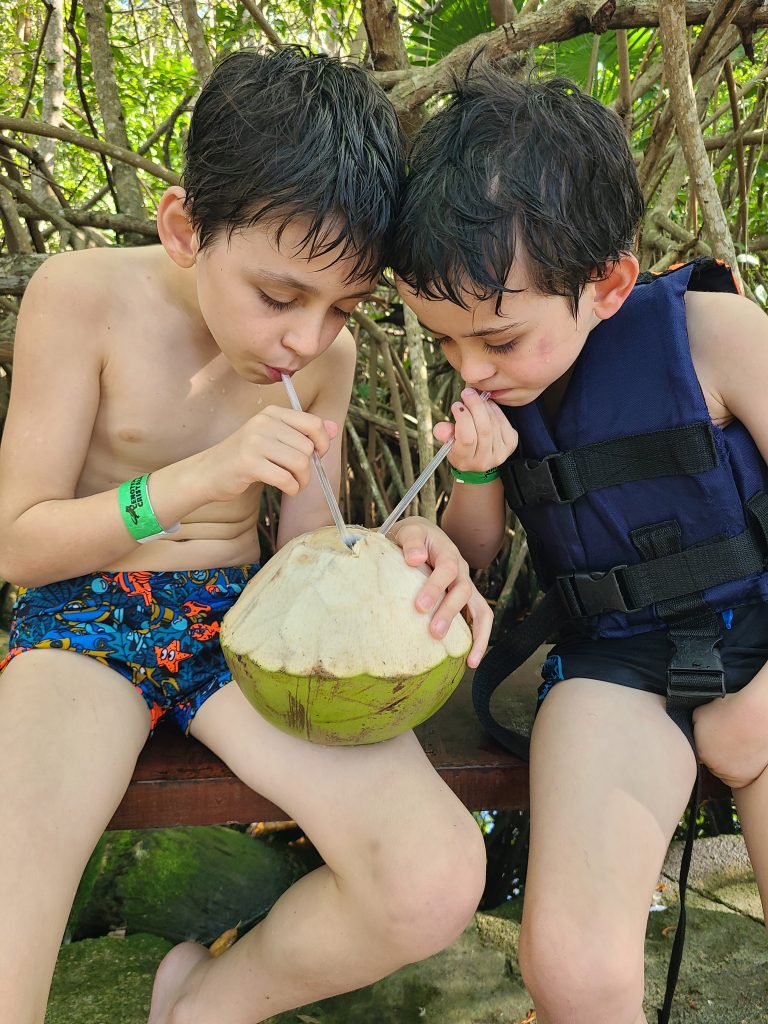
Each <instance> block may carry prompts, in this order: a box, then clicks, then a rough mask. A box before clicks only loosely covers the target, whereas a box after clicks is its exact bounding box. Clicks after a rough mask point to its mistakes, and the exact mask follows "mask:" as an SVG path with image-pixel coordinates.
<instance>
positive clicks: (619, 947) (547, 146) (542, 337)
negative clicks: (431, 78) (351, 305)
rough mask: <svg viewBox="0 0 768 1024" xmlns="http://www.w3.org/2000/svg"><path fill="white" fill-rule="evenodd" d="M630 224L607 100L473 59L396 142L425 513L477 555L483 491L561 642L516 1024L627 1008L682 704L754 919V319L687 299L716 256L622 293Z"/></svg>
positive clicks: (537, 744)
mask: <svg viewBox="0 0 768 1024" xmlns="http://www.w3.org/2000/svg"><path fill="white" fill-rule="evenodd" d="M641 214H642V198H641V193H640V190H639V188H638V185H637V179H636V175H635V170H634V165H633V162H632V157H631V154H630V152H629V149H628V147H627V144H626V139H625V136H624V133H623V128H622V126H621V124H620V122H619V121H618V119H617V118H616V117H615V116H614V115H613V114H612V113H611V112H610V111H608V110H607V109H606V108H604V107H603V106H602V105H601V104H599V103H597V102H596V101H594V100H592V99H591V98H589V97H587V96H585V95H583V94H581V93H580V92H579V91H578V90H577V88H576V87H575V86H572V85H571V84H570V83H568V82H565V81H564V80H555V81H552V82H549V83H532V84H521V83H518V82H515V81H512V80H510V79H509V78H508V77H507V76H505V75H504V74H503V73H502V72H501V71H499V70H497V69H494V68H492V67H486V68H484V69H483V68H475V69H474V70H473V72H472V73H471V74H470V75H469V76H468V78H467V80H466V81H464V82H462V83H460V84H459V85H458V86H457V89H456V94H455V96H454V97H453V99H452V101H451V102H450V104H449V105H448V106H447V107H446V108H444V109H443V110H441V111H440V112H439V113H438V114H436V115H435V117H434V118H432V120H430V121H429V122H428V123H427V124H426V125H425V127H424V128H423V129H422V131H421V133H420V135H419V136H418V137H417V139H416V141H415V143H414V147H413V151H412V158H411V170H410V174H409V177H408V180H407V186H406V198H405V201H404V205H403V209H402V212H401V215H400V219H399V228H398V236H397V239H396V255H395V260H394V264H393V265H394V267H395V270H396V272H397V274H398V275H399V285H400V291H401V294H402V296H403V298H404V300H405V301H406V302H407V303H408V304H409V305H410V306H411V308H412V309H413V310H414V311H415V312H416V314H417V316H418V317H419V319H420V320H421V322H422V324H423V325H424V327H425V328H426V329H427V330H429V331H431V332H433V333H434V335H435V336H436V337H437V339H438V340H439V342H440V344H441V345H442V346H443V351H444V353H445V356H446V358H447V360H448V361H449V363H450V364H451V365H452V366H453V367H454V368H455V370H456V371H457V372H458V373H459V374H460V376H461V377H462V378H463V380H464V381H465V383H466V385H467V389H466V390H465V391H463V392H462V394H461V402H459V403H457V404H456V405H455V406H454V407H453V413H454V415H455V425H449V424H441V425H440V426H439V427H437V428H436V429H435V433H436V435H438V436H439V438H440V440H441V441H443V440H446V439H447V438H448V437H449V436H451V435H452V436H454V438H455V445H454V447H453V450H452V452H451V455H450V460H451V463H452V469H453V475H454V477H455V478H456V480H455V484H454V487H453V490H452V494H451V497H450V500H449V503H448V506H447V508H446V510H445V514H444V516H443V519H442V526H443V528H444V529H445V530H446V532H447V533H448V534H449V536H451V537H452V538H453V539H454V540H455V541H456V543H457V544H458V546H459V548H460V550H461V551H462V553H463V554H464V555H465V557H466V558H467V559H468V561H469V563H470V564H471V565H473V566H484V565H487V564H488V562H489V561H490V559H491V558H492V557H493V555H494V554H495V553H496V551H497V550H498V548H499V546H500V544H501V541H502V537H503V530H504V500H505V495H506V498H507V500H508V502H509V504H510V505H511V506H512V507H513V508H514V510H515V512H516V513H517V514H518V515H519V517H520V519H521V521H522V523H523V525H524V526H525V529H526V532H527V537H528V543H529V545H530V550H531V554H532V557H533V559H534V564H535V566H536V569H537V573H538V575H539V579H540V581H541V583H542V585H543V587H544V588H545V589H547V590H548V593H547V596H546V597H545V599H544V601H543V602H542V604H541V605H540V608H542V609H543V612H542V613H539V612H534V613H533V616H532V621H533V620H535V622H536V624H539V623H541V620H542V617H543V616H546V615H550V616H552V617H551V618H550V621H549V622H548V623H545V624H544V625H543V627H542V628H543V631H544V633H545V634H546V633H547V632H550V631H551V630H552V628H553V627H554V626H558V625H559V626H560V627H561V633H560V639H561V642H560V643H559V644H557V645H556V646H555V647H554V648H553V650H552V652H551V654H550V656H549V657H548V659H547V661H546V664H545V666H544V673H543V674H544V680H545V683H544V686H542V688H541V690H540V698H542V703H541V704H540V710H539V713H538V715H537V717H536V721H535V725H534V729H533V734H532V741H531V840H530V867H529V871H528V876H527V884H526V892H525V906H524V913H523V926H522V934H521V941H520V964H521V969H522V972H523V977H524V979H525V982H526V984H527V986H528V988H529V990H530V992H531V994H532V997H533V999H534V1002H535V1004H536V1011H537V1018H536V1019H537V1021H539V1024H565V1022H567V1024H582V1022H589V1024H641V1022H645V1020H646V1018H645V1016H644V1015H643V1010H642V1000H643V940H644V935H645V926H646V921H647V917H648V906H649V904H650V897H651V893H652V891H653V889H654V886H655V884H656V881H657V879H658V875H659V870H660V867H661V865H662V861H663V858H664V855H665V852H666V849H667V845H668V843H669V840H670V838H671V836H672V834H673V832H674V830H675V827H676V826H677V823H678V821H679V818H680V815H681V813H682V811H683V810H684V808H685V806H686V802H687V801H688V796H689V793H690V792H691V787H692V783H693V781H694V777H695V774H696V759H695V757H694V754H693V751H692V747H691V743H689V740H688V738H687V737H686V734H685V731H684V730H685V728H686V718H687V717H688V718H689V715H690V709H691V707H692V706H693V705H695V704H698V705H700V706H699V707H698V709H697V711H696V712H695V730H696V736H695V742H696V751H697V753H698V755H699V757H700V758H701V759H702V760H703V761H704V762H705V763H706V764H707V765H708V766H709V767H710V768H711V769H712V770H713V771H714V772H715V773H716V774H717V775H719V776H721V777H722V778H723V779H725V780H726V781H727V782H728V783H729V784H730V785H732V786H733V787H734V792H735V796H736V802H737V806H738V809H739V814H740V817H741V822H742V827H743V830H744V835H745V838H746V841H747V845H748V848H749V852H750V855H751V858H752V862H753V865H754V870H755V875H756V878H757V881H758V885H759V888H760V893H761V897H762V900H763V904H764V906H765V907H766V909H768V771H766V765H768V670H767V669H766V668H765V667H764V666H765V662H766V659H768V607H766V600H767V599H768V573H766V571H765V565H766V552H767V551H768V547H767V546H766V539H765V536H766V530H767V529H768V515H766V499H765V494H764V491H765V490H766V485H767V484H768V474H766V463H765V460H766V457H768V410H767V408H766V403H765V386H766V380H768V325H767V324H766V319H765V317H764V316H763V314H762V313H761V312H760V310H759V309H758V308H757V307H756V306H755V305H753V304H752V303H750V302H749V301H747V300H746V299H744V298H742V297H740V296H738V295H736V294H725V293H722V294H714V293H712V292H711V291H708V290H707V289H715V290H717V289H724V290H731V291H733V288H732V286H731V285H730V283H729V281H728V275H727V272H725V271H724V269H723V268H722V267H718V266H717V265H715V264H714V261H708V262H700V263H698V264H696V265H689V266H687V267H684V268H682V269H679V270H676V271H673V272H671V273H670V274H668V275H666V276H662V277H659V278H656V279H653V280H652V281H651V282H650V283H642V284H637V285H636V281H637V278H638V264H637V260H636V258H635V257H634V255H632V251H631V249H632V246H633V244H634V241H635V237H636V233H637V229H638V226H639V223H640V218H641ZM702 289H703V290H702ZM479 391H488V392H490V400H489V401H488V402H487V403H485V402H483V401H481V400H480V397H479V396H478V394H477V392H479ZM498 467H501V471H500V470H499V468H498ZM530 639H531V635H530V633H529V634H528V640H529V641H530ZM544 639H545V636H539V637H538V638H535V637H534V640H535V641H536V642H539V643H540V642H542V641H543V640H544ZM520 644H523V642H522V641H521V642H520ZM518 646H520V645H518ZM495 653H496V652H495V651H494V654H495ZM529 653H530V651H529ZM489 660H492V659H489ZM484 667H485V666H483V668H484ZM494 667H495V666H494ZM513 667H514V666H513V665H508V666H507V672H508V671H510V670H511V669H512V668H513ZM507 672H503V670H502V669H500V671H499V675H502V674H507ZM478 675H480V673H478ZM691 683H692V684H693V685H692V686H691ZM726 691H727V693H728V695H727V696H725V699H724V700H716V701H714V702H711V698H712V697H714V696H721V695H722V694H724V693H725V692H726ZM476 696H477V691H476ZM665 697H667V700H668V704H667V709H668V710H669V712H670V715H668V714H667V709H665ZM670 716H674V721H673V717H670ZM676 722H677V723H679V724H680V725H681V726H682V728H678V725H677V724H675V723H676Z"/></svg>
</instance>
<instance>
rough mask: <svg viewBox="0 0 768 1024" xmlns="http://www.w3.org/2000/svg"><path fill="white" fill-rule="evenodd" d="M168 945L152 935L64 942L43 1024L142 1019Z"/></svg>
mask: <svg viewBox="0 0 768 1024" xmlns="http://www.w3.org/2000/svg"><path fill="white" fill-rule="evenodd" d="M169 949H170V944H169V943H168V942H166V941H165V940H164V939H158V938H157V937H156V936H154V935H131V936H130V937H128V938H125V939H86V940H85V941H83V942H74V943H72V944H71V945H69V946H64V947H63V948H62V950H61V952H60V954H59V962H58V965H57V967H56V973H55V975H54V979H53V985H52V987H51V997H50V1000H49V1003H48V1012H47V1014H46V1017H45V1024H115V1021H117V1020H119V1022H120V1024H146V1021H147V1015H148V1014H149V1000H150V996H151V994H152V980H153V978H154V976H155V971H156V969H157V965H158V964H159V962H160V961H161V960H162V958H163V957H164V956H165V954H166V953H167V952H168V950H169Z"/></svg>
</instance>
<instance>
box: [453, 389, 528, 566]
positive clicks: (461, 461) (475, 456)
mask: <svg viewBox="0 0 768 1024" xmlns="http://www.w3.org/2000/svg"><path fill="white" fill-rule="evenodd" d="M462 399H463V402H456V403H454V405H453V408H452V412H453V414H454V416H455V418H456V423H455V426H451V425H450V424H447V423H440V424H438V425H437V427H436V428H435V434H436V435H437V436H438V437H439V439H440V440H441V441H446V440H447V439H448V438H449V437H451V436H453V437H455V442H454V446H453V448H452V450H451V452H450V455H449V456H448V459H449V461H450V462H451V464H452V465H454V466H455V467H456V468H457V469H460V470H474V471H476V472H482V471H484V470H487V469H495V468H496V467H497V466H500V465H501V464H502V463H503V462H504V461H505V459H506V458H507V457H508V456H509V455H510V454H511V453H512V452H513V451H514V450H515V448H516V447H517V434H516V433H515V431H514V430H513V428H512V426H511V425H510V423H509V421H508V420H507V418H506V416H505V415H504V413H503V412H502V411H501V409H499V407H498V406H497V405H496V404H495V403H494V402H484V401H483V400H482V399H481V398H480V396H479V395H478V394H477V393H476V392H474V391H473V390H472V389H471V388H468V389H465V391H463V392H462ZM505 521H506V515H505V508H504V489H503V487H502V484H501V481H500V480H492V481H490V482H489V483H484V484H468V483H461V482H460V481H458V480H454V482H453V487H452V489H451V496H450V498H449V500H448V505H447V506H446V508H445V511H444V512H443V517H442V519H441V521H440V525H441V526H442V528H443V529H444V530H445V532H446V533H447V534H448V536H449V537H450V538H451V540H452V541H453V542H454V543H455V544H456V546H457V547H458V549H459V550H460V551H461V553H462V555H464V557H465V558H466V559H467V561H468V562H469V564H470V565H471V566H472V567H473V568H475V569H483V568H485V567H486V566H488V565H490V563H491V561H492V560H493V558H494V556H495V555H496V554H497V553H498V551H499V548H500V547H501V544H502V541H503V540H504V525H505Z"/></svg>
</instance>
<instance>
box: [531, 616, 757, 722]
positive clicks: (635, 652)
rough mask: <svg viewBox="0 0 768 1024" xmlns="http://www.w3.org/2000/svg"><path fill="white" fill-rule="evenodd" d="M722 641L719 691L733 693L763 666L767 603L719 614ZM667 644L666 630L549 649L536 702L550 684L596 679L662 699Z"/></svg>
mask: <svg viewBox="0 0 768 1024" xmlns="http://www.w3.org/2000/svg"><path fill="white" fill-rule="evenodd" d="M722 620H723V632H722V640H721V641H720V643H719V644H718V646H717V649H718V650H719V651H720V655H721V657H722V662H723V669H724V670H725V688H726V691H727V692H728V693H735V692H736V691H737V690H741V689H742V688H743V687H744V686H746V685H747V683H749V682H750V681H751V680H752V678H753V677H754V676H755V674H756V673H757V672H758V671H759V670H760V669H761V668H762V667H763V665H765V663H766V662H768V605H766V604H749V605H742V606H741V607H739V608H734V609H733V610H731V611H725V612H722ZM671 653H672V644H671V641H670V639H669V637H668V635H667V631H666V629H654V630H651V631H650V632H647V633H638V634H636V635H635V636H626V637H601V638H599V639H597V640H593V639H591V638H590V637H583V636H573V637H568V638H565V639H563V640H562V642H561V643H557V644H555V646H554V647H553V648H552V649H551V650H550V652H549V656H548V657H547V659H546V661H545V662H544V665H543V666H542V669H541V675H542V679H543V680H544V682H543V683H542V685H541V686H540V687H539V702H541V701H542V700H544V698H545V697H546V695H547V694H548V693H549V691H550V690H551V689H552V687H553V686H554V685H555V684H556V683H560V682H562V681H563V680H567V679H574V678H580V679H600V680H604V681H605V682H608V683H618V684H619V685H620V686H630V687H632V688H633V689H636V690H646V691H648V692H650V693H658V694H661V695H662V696H666V692H667V666H668V664H669V659H670V655H671Z"/></svg>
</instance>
